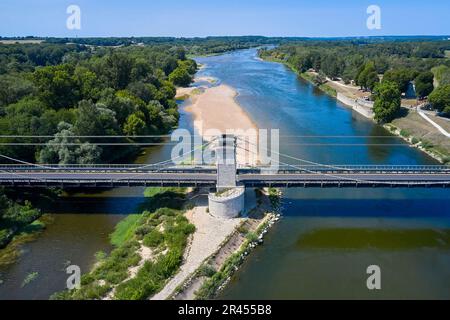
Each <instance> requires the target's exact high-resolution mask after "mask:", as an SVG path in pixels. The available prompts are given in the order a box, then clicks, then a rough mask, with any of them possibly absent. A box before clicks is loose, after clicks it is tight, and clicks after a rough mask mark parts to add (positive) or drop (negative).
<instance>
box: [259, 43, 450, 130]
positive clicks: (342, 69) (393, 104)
mask: <svg viewBox="0 0 450 320" xmlns="http://www.w3.org/2000/svg"><path fill="white" fill-rule="evenodd" d="M449 50H450V43H449V42H448V41H443V40H426V41H391V42H368V43H364V42H359V41H355V40H336V41H298V42H295V43H288V44H283V45H281V46H279V47H276V48H273V49H270V50H268V49H262V50H260V51H259V53H260V56H261V57H262V58H266V59H272V60H276V61H281V62H284V63H287V64H288V65H290V66H291V67H292V68H294V69H295V70H297V71H298V72H300V73H303V72H306V71H308V70H312V71H315V72H317V75H316V77H315V80H314V81H315V82H316V83H317V84H322V83H324V82H326V81H327V78H329V79H331V80H337V79H342V80H343V81H344V82H345V83H347V84H348V83H350V82H353V83H355V84H357V85H358V86H360V87H361V88H362V89H364V90H368V91H370V92H372V93H373V99H374V100H375V107H374V111H375V118H376V120H378V121H379V122H389V121H391V120H392V119H393V118H394V117H395V116H396V115H397V113H398V110H399V109H400V104H401V95H402V94H404V93H406V91H407V90H408V86H409V85H410V83H411V82H414V84H415V89H416V94H417V96H418V97H419V98H420V99H422V98H425V97H429V102H431V103H432V105H433V106H434V108H436V109H437V110H438V111H440V112H442V113H450V99H449V96H450V87H449V79H450V60H449V59H448V58H447V55H448V52H449ZM436 80H437V81H436ZM436 83H437V86H436V87H435V84H436ZM377 100H378V101H377Z"/></svg>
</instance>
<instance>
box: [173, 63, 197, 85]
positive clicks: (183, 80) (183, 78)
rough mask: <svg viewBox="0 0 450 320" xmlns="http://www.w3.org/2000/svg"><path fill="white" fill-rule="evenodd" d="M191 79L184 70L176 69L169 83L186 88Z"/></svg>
mask: <svg viewBox="0 0 450 320" xmlns="http://www.w3.org/2000/svg"><path fill="white" fill-rule="evenodd" d="M192 80H193V77H192V75H191V74H189V72H188V70H187V69H185V68H181V67H178V68H176V69H175V70H174V71H173V72H172V73H171V74H170V75H169V81H171V82H173V83H174V84H175V85H177V86H181V87H187V86H189V85H190V84H191V82H192Z"/></svg>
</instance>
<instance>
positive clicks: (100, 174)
mask: <svg viewBox="0 0 450 320" xmlns="http://www.w3.org/2000/svg"><path fill="white" fill-rule="evenodd" d="M236 182H237V184H238V185H243V186H246V187H323V188H325V187H440V188H445V187H448V186H450V168H449V167H446V166H322V167H317V166H302V167H296V168H292V167H281V168H278V169H277V170H275V171H274V170H270V169H267V168H239V169H238V170H237V174H236ZM216 184H217V170H216V167H215V166H199V167H195V166H169V167H167V166H165V167H142V166H136V165H132V166H124V165H116V166H114V165H112V166H45V167H41V168H38V167H35V166H26V165H0V185H1V186H7V187H64V188H69V187H122V186H127V187H131V186H167V187H169V186H192V187H215V186H216Z"/></svg>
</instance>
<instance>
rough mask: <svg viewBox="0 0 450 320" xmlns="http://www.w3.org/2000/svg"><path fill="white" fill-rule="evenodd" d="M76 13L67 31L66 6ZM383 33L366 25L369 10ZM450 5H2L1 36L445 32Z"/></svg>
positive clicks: (83, 1) (355, 0)
mask: <svg viewBox="0 0 450 320" xmlns="http://www.w3.org/2000/svg"><path fill="white" fill-rule="evenodd" d="M71 4H75V5H78V6H79V7H80V9H81V13H82V16H81V30H68V29H67V28H66V19H67V17H68V14H67V13H66V9H67V7H68V6H69V5H71ZM372 4H375V5H378V6H379V7H380V8H381V14H382V15H381V23H382V25H381V26H382V28H381V30H369V29H367V27H366V20H367V18H368V14H367V13H366V9H367V7H368V6H369V5H372ZM449 17H450V1H449V0H432V1H430V0H428V1H425V0H407V1H400V0H371V1H365V0H341V1H339V0H335V1H333V0H329V1H325V0H313V1H311V0H220V1H216V0H195V1H193V0H128V1H126V0H122V1H118V0H71V1H66V0H39V1H36V0H0V36H26V35H36V36H57V37H62V36H64V37H66V36H67V37H75V36H78V37H86V36H176V37H180V36H184V37H192V36H208V35H265V36H308V37H321V36H330V37H333V36H370V35H373V36H375V35H448V34H450V19H449Z"/></svg>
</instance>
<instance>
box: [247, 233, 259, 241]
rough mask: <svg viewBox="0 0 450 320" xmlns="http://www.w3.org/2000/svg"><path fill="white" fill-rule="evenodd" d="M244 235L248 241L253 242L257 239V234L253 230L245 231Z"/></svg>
mask: <svg viewBox="0 0 450 320" xmlns="http://www.w3.org/2000/svg"><path fill="white" fill-rule="evenodd" d="M245 237H246V238H247V240H248V241H250V242H255V241H256V240H258V235H257V234H256V233H254V232H249V233H247V235H246V236H245Z"/></svg>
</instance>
